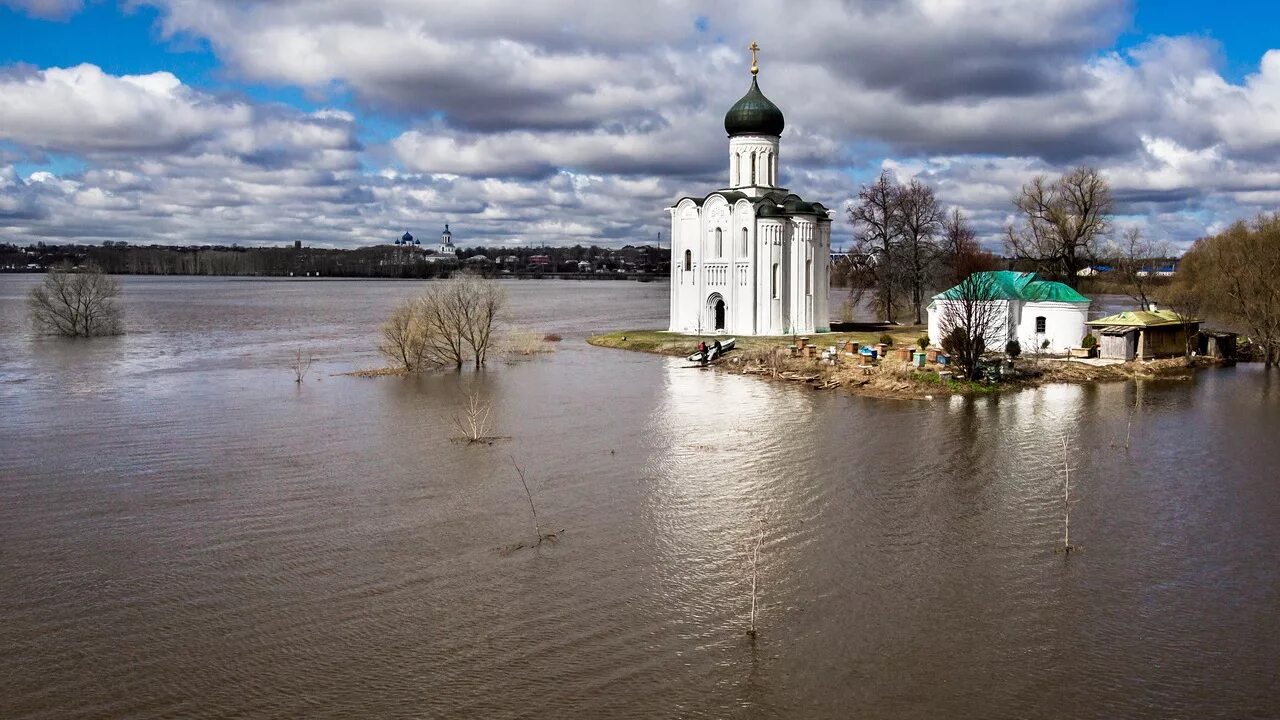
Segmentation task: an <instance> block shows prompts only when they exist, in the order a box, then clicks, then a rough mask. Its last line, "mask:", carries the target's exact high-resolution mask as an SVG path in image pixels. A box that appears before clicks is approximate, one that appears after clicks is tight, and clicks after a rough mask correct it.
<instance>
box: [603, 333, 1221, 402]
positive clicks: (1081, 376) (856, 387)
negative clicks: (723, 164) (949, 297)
mask: <svg viewBox="0 0 1280 720" xmlns="http://www.w3.org/2000/svg"><path fill="white" fill-rule="evenodd" d="M924 333H925V328H923V327H921V326H903V327H900V328H894V329H892V330H891V331H889V332H888V333H881V332H832V333H821V334H814V335H810V336H807V337H808V340H809V342H810V344H812V345H816V346H817V347H818V348H819V349H824V348H829V347H831V346H833V345H835V346H843V345H844V343H845V342H847V341H853V342H856V343H859V344H860V345H868V344H875V343H877V342H879V341H880V339H881V335H883V334H888V335H889V336H890V337H892V338H893V347H902V346H910V347H915V341H916V339H917V338H919V337H920V336H921V335H923V334H924ZM700 339H701V340H707V341H708V342H710V341H711V340H714V339H715V338H713V337H711V336H703V337H702V338H699V337H698V336H695V335H681V334H679V333H670V332H665V331H660V330H621V331H617V332H609V333H603V334H600V335H594V336H592V337H589V338H587V342H588V343H590V344H592V345H596V346H598V347H608V348H616V349H620V350H632V351H636V352H647V353H654V354H657V355H668V356H672V357H687V356H688V355H689V354H691V353H692V352H694V350H695V349H696V348H697V345H698V342H699V340H700ZM797 340H799V337H798V336H797V337H793V336H790V335H787V336H777V337H738V338H737V346H736V349H735V350H734V351H733V352H732V353H729V354H728V355H727V356H726V357H725V358H723V359H722V360H720V361H717V362H715V363H712V366H713V367H715V368H716V369H718V370H723V371H727V372H734V373H740V374H744V375H761V376H764V377H766V378H770V379H777V380H784V381H791V382H803V383H807V384H809V385H812V386H813V387H816V388H820V389H837V388H840V389H844V390H846V391H847V392H850V393H853V394H856V395H867V396H873V397H889V398H903V399H927V398H931V397H934V396H936V395H951V394H988V393H995V392H1001V391H1003V390H1013V389H1021V388H1026V387H1034V386H1036V385H1043V384H1047V383H1060V382H1068V383H1089V382H1112V381H1119V380H1129V379H1133V378H1149V379H1155V378H1163V379H1187V378H1190V377H1191V372H1192V371H1193V370H1194V369H1195V368H1196V367H1200V366H1203V365H1208V364H1212V362H1211V361H1208V360H1205V359H1199V358H1197V359H1187V358H1170V359H1166V360H1155V361H1149V362H1128V363H1101V362H1098V361H1079V360H1069V359H1066V358H1060V357H1050V356H1043V357H1036V356H1031V357H1027V356H1023V357H1021V358H1019V359H1018V360H1017V361H1016V363H1015V364H1014V370H1013V371H1012V372H1010V373H1008V374H1006V376H1005V377H1004V378H1003V379H1001V380H1000V381H997V382H973V381H970V380H967V379H963V378H956V377H954V376H953V375H951V374H950V373H949V372H948V371H947V368H946V367H945V366H940V365H936V364H926V365H925V367H923V368H920V367H916V366H915V365H913V364H912V363H910V362H906V361H903V360H896V359H893V358H892V354H891V355H890V357H889V358H884V359H881V360H879V361H877V362H876V363H875V364H874V365H864V364H862V362H861V360H860V358H858V357H855V356H852V355H848V354H837V355H836V358H835V360H834V361H832V360H824V359H821V358H820V357H802V356H801V357H796V356H793V355H792V351H791V350H790V347H791V346H793V345H794V344H796V341H797Z"/></svg>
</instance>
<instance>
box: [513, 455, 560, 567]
mask: <svg viewBox="0 0 1280 720" xmlns="http://www.w3.org/2000/svg"><path fill="white" fill-rule="evenodd" d="M511 464H512V465H514V466H515V468H516V475H519V476H520V486H521V487H523V488H524V496H525V497H526V498H528V499H529V517H530V518H531V519H532V520H533V534H534V537H536V538H537V541H536V542H534V543H533V545H531V546H530V547H539V546H541V545H542V543H543V541H544V540H545V541H548V542H556V541H557V540H558V539H559V536H560V534H561V533H563V532H564V530H561V531H560V532H559V533H546V534H545V535H544V534H543V532H542V525H541V524H539V523H538V508H537V507H536V506H535V505H534V504H533V493H532V492H530V490H529V482H528V481H527V480H526V479H525V476H524V468H522V467H520V463H518V462H516V459H515V456H512V457H511ZM521 547H523V545H517V546H516V548H515V549H519V548H521Z"/></svg>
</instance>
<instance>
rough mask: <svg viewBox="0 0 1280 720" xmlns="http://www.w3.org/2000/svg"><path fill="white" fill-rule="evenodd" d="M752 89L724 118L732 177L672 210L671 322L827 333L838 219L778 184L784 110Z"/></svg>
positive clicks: (685, 328) (682, 327)
mask: <svg viewBox="0 0 1280 720" xmlns="http://www.w3.org/2000/svg"><path fill="white" fill-rule="evenodd" d="M757 50H759V48H758V47H757V46H756V44H755V43H752V44H751V51H752V62H751V75H752V77H751V89H750V90H748V91H747V94H746V95H744V96H743V97H742V99H741V100H739V101H738V102H737V103H736V104H734V106H733V107H732V108H730V109H729V112H728V114H726V115H725V117H724V129H725V131H726V132H727V133H728V134H729V186H728V187H726V188H724V189H721V190H716V191H715V192H713V193H711V194H710V195H707V196H706V197H702V198H697V197H685V198H682V199H681V200H680V201H678V202H677V203H676V204H675V206H674V207H671V208H669V212H670V213H671V328H670V329H671V330H672V331H675V332H684V333H696V332H704V333H709V332H724V333H732V334H735V335H787V334H791V333H811V332H825V331H827V330H828V329H829V325H828V319H827V318H828V309H827V287H828V272H829V267H830V259H829V258H830V252H831V219H830V217H828V212H827V209H826V208H825V207H823V206H822V204H820V203H808V202H805V201H804V200H803V199H801V198H800V196H799V195H795V194H793V193H790V192H788V191H787V190H786V188H782V187H779V186H778V167H779V165H778V144H779V139H780V136H781V135H782V129H783V126H784V121H783V118H782V111H781V110H779V109H778V106H777V105H774V104H773V103H772V102H770V101H769V99H768V98H766V97H765V96H764V94H763V93H761V92H760V86H759V85H758V84H757V82H756V77H755V76H756V74H757V73H758V72H759V68H758V67H757V66H756V63H755V52H756V51H757Z"/></svg>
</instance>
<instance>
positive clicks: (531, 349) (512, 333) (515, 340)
mask: <svg viewBox="0 0 1280 720" xmlns="http://www.w3.org/2000/svg"><path fill="white" fill-rule="evenodd" d="M547 337H549V336H544V335H539V334H538V333H536V332H533V331H532V330H522V329H520V328H512V329H510V330H508V331H506V332H505V333H503V336H502V341H501V342H500V343H499V344H498V349H499V351H500V352H501V353H502V354H503V355H506V356H508V357H530V356H533V355H538V354H541V353H549V352H555V351H556V347H555V345H553V344H551V341H548V340H547Z"/></svg>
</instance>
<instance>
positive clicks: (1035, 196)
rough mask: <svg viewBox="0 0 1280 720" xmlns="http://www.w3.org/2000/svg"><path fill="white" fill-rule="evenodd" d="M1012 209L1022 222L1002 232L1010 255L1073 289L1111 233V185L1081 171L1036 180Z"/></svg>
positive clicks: (1086, 170)
mask: <svg viewBox="0 0 1280 720" xmlns="http://www.w3.org/2000/svg"><path fill="white" fill-rule="evenodd" d="M1013 204H1014V207H1015V208H1017V210H1018V212H1019V213H1020V214H1021V215H1022V220H1021V223H1020V224H1018V225H1010V226H1008V227H1007V228H1006V229H1005V237H1006V243H1007V244H1008V246H1009V251H1010V252H1011V253H1012V254H1013V255H1015V256H1016V257H1018V258H1021V259H1024V260H1030V261H1032V262H1034V263H1036V264H1037V266H1038V267H1039V269H1040V271H1041V272H1043V273H1045V274H1047V275H1051V276H1056V277H1058V278H1059V279H1060V280H1062V281H1063V282H1065V283H1067V284H1068V285H1070V286H1071V287H1076V286H1077V285H1078V284H1079V276H1078V273H1079V271H1080V270H1081V269H1083V268H1084V267H1085V266H1087V265H1088V264H1089V263H1090V262H1091V260H1092V259H1093V258H1094V257H1096V256H1097V251H1098V243H1099V242H1100V240H1101V238H1102V237H1104V236H1105V235H1106V234H1107V231H1108V230H1109V228H1110V223H1111V213H1112V210H1113V208H1114V204H1113V202H1112V199H1111V185H1110V184H1109V183H1108V182H1107V181H1106V179H1105V178H1103V177H1102V174H1101V173H1099V172H1098V171H1097V170H1096V169H1094V168H1091V167H1086V166H1081V167H1078V168H1075V169H1073V170H1070V171H1069V172H1067V173H1066V174H1065V175H1063V176H1062V177H1060V178H1058V179H1056V180H1049V179H1048V178H1047V177H1045V176H1044V175H1039V176H1037V177H1035V178H1034V179H1032V181H1031V182H1029V183H1027V184H1026V185H1023V186H1022V190H1021V191H1020V192H1019V193H1018V195H1017V196H1015V197H1014V199H1013Z"/></svg>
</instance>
